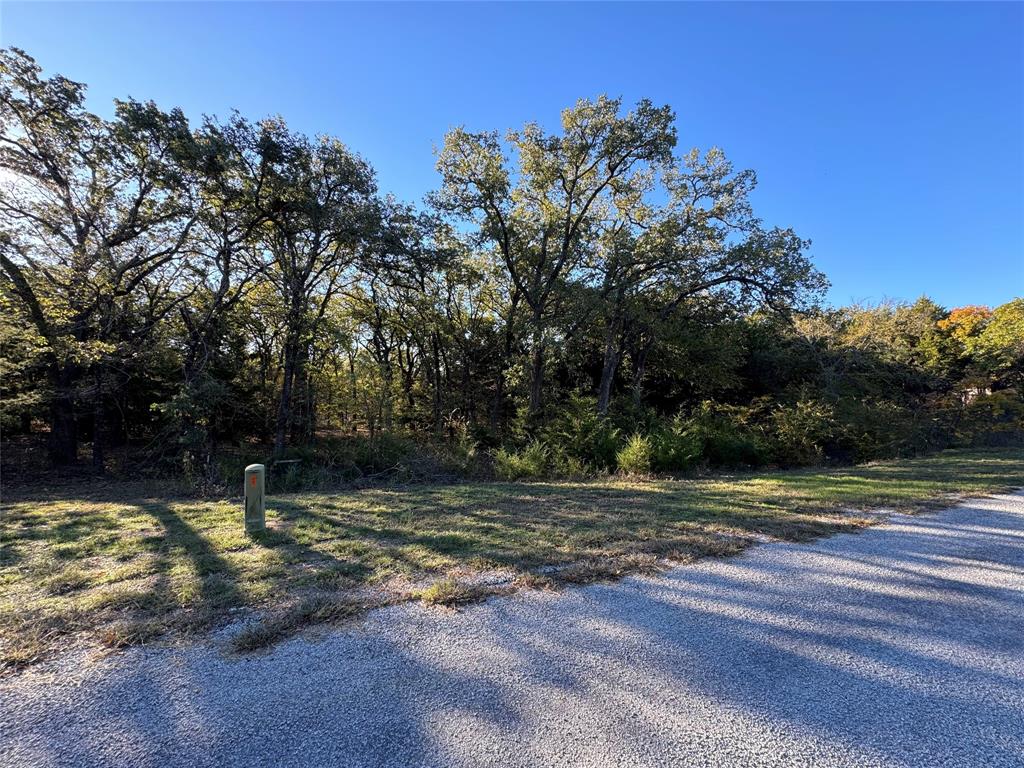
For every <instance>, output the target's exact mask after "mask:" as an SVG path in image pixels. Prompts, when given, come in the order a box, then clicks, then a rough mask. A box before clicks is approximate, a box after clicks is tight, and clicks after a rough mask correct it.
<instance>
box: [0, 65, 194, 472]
mask: <svg viewBox="0 0 1024 768" xmlns="http://www.w3.org/2000/svg"><path fill="white" fill-rule="evenodd" d="M84 96H85V86H84V85H82V84H81V83H75V82H73V81H71V80H68V79H66V78H64V77H61V76H59V75H57V76H54V77H51V78H43V77H41V70H40V68H39V66H38V65H37V64H36V63H35V61H34V60H33V59H32V58H31V57H30V56H28V54H26V53H25V52H24V51H21V50H18V49H16V48H14V49H9V50H4V51H2V52H0V169H2V171H4V172H5V178H4V180H3V194H2V195H0V268H2V270H3V274H4V276H5V278H6V280H7V289H8V290H10V291H11V292H12V293H13V294H15V295H16V296H17V297H18V298H19V299H20V301H21V306H22V308H23V311H24V313H25V316H26V319H27V320H28V321H29V322H31V323H32V324H33V325H34V326H35V328H36V330H37V331H38V333H39V335H40V336H41V337H42V338H43V339H45V341H46V371H47V378H48V384H49V389H50V392H49V400H50V414H49V421H50V457H51V459H52V460H53V461H54V462H56V463H67V462H71V461H74V460H75V459H76V456H77V446H78V430H77V413H76V399H77V398H78V397H79V395H80V393H81V392H80V390H81V386H82V383H83V381H82V380H83V377H84V376H85V375H87V374H88V375H89V377H90V380H91V381H90V388H89V390H88V395H89V399H90V400H91V401H92V405H93V462H94V464H95V465H96V467H97V469H102V467H103V459H104V456H103V439H104V425H105V397H106V389H107V387H108V386H116V381H108V378H109V371H110V364H111V362H112V361H113V360H114V359H115V358H116V359H120V360H130V359H131V358H132V356H133V354H134V352H135V351H136V350H138V349H140V348H141V346H142V345H144V343H145V340H146V338H147V337H148V336H149V334H150V333H151V332H152V330H153V329H154V328H155V327H156V325H157V324H158V323H160V322H161V321H162V320H163V318H165V317H166V316H167V315H168V313H170V312H171V311H173V309H174V307H176V306H177V305H178V304H179V303H180V302H181V301H182V298H183V297H182V296H181V295H179V294H176V293H175V291H174V290H173V288H174V285H175V282H176V280H177V276H178V275H177V267H178V265H177V264H176V263H175V259H176V257H177V256H178V254H179V253H180V252H181V250H182V247H183V245H184V243H185V241H186V239H187V237H188V234H189V231H190V230H191V228H192V224H193V221H194V214H193V205H192V200H191V199H190V197H189V193H188V190H189V184H188V182H187V181H186V180H185V179H184V178H183V176H182V173H181V170H180V167H179V166H178V165H177V164H176V162H175V158H176V157H177V153H178V152H179V151H180V148H181V146H182V145H185V144H188V143H189V142H191V134H190V132H189V129H188V124H187V122H186V120H185V118H184V116H183V115H182V114H181V112H180V111H174V112H170V113H165V112H162V111H160V110H159V109H157V108H156V106H155V105H153V104H151V103H148V104H143V103H139V102H135V101H126V102H117V103H116V116H115V118H114V120H112V121H106V120H102V119H100V118H99V117H97V116H96V115H93V114H91V113H89V112H87V111H86V110H85V108H84Z"/></svg>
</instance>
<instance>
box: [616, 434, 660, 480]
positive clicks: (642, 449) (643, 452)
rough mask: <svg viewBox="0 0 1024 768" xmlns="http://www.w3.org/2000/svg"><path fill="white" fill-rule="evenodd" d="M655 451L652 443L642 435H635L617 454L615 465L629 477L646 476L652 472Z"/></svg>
mask: <svg viewBox="0 0 1024 768" xmlns="http://www.w3.org/2000/svg"><path fill="white" fill-rule="evenodd" d="M653 461H654V450H653V448H652V447H651V441H650V440H649V439H648V438H647V437H645V436H644V435H641V434H639V433H638V434H634V435H633V436H632V437H631V438H629V441H628V442H627V443H626V444H625V445H624V446H623V447H622V448H621V449H619V452H618V453H616V454H615V463H616V465H617V466H618V468H619V471H620V472H625V473H626V474H627V475H644V474H647V473H648V472H650V471H651V467H652V465H653Z"/></svg>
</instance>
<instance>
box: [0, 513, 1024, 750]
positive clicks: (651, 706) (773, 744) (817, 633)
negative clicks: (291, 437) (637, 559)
mask: <svg viewBox="0 0 1024 768" xmlns="http://www.w3.org/2000/svg"><path fill="white" fill-rule="evenodd" d="M327 765H335V766H474V767H475V766H502V767H503V768H504V767H505V766H535V765H538V766H540V765H560V766H630V767H632V766H669V765H680V766H797V765H799V766H816V767H818V766H907V768H923V767H925V766H950V767H959V766H985V768H997V767H998V766H1024V495H1021V494H1015V495H1004V496H998V497H993V498H989V499H984V500H978V501H973V502H970V503H968V504H965V505H962V506H959V507H956V508H952V509H949V510H946V511H943V512H941V513H937V514H929V515H924V516H918V517H903V516H897V517H894V518H892V520H891V521H890V522H889V523H887V524H885V525H882V526H879V527H876V528H872V529H870V530H868V531H866V532H863V533H860V534H855V535H843V536H836V537H834V538H831V539H827V540H823V541H818V542H815V543H813V544H808V545H792V544H768V545H763V546H759V547H756V548H755V549H753V550H750V551H749V552H747V553H746V554H744V555H742V556H740V557H736V558H733V559H730V560H723V561H708V562H703V563H699V564H696V565H691V566H684V567H680V568H677V569H675V570H673V571H671V572H669V573H667V574H665V575H662V576H659V577H653V578H630V579H626V580H625V581H622V582H620V583H618V584H613V585H596V586H590V587H586V588H583V589H575V590H570V591H567V592H563V593H560V594H540V593H520V594H519V595H517V596H515V597H512V598H503V599H495V600H491V601H490V602H488V603H485V604H482V605H478V606H473V607H470V608H468V609H466V610H464V611H462V612H460V613H450V612H445V611H439V610H437V609H425V608H423V607H420V606H416V605H405V606H400V607H398V608H394V609H388V610H384V611H378V612H376V613H375V614H373V615H371V616H370V617H369V618H367V619H366V620H365V621H364V622H363V623H362V624H361V625H360V626H358V627H356V628H350V629H345V630H337V631H332V632H324V633H322V635H321V636H319V637H312V638H310V637H305V638H302V637H300V638H296V639H293V640H291V641H289V642H287V643H285V644H282V645H280V646H278V647H276V648H274V649H273V650H272V651H270V652H267V653H265V654H262V655H257V656H249V657H245V658H241V659H238V658H229V657H227V656H225V655H224V654H223V652H222V651H221V650H220V649H219V648H218V647H217V646H216V645H215V644H213V643H210V644H206V645H199V646H192V647H187V648H185V647H183V648H158V647H154V648H148V649H136V650H132V651H128V652H125V653H121V654H117V655H115V656H113V657H110V658H106V659H104V660H102V661H89V662H87V663H86V662H85V661H84V660H83V659H82V658H73V657H68V658H65V659H63V660H62V661H61V662H59V663H54V664H50V665H48V666H47V667H44V668H40V669H37V670H33V671H30V672H29V673H26V674H23V675H21V676H19V677H16V678H10V679H8V680H6V681H4V682H0V766H19V768H21V767H24V766H61V767H62V768H67V767H71V766H104V768H108V767H113V766H154V767H158V768H171V767H172V766H183V767H184V766H188V767H190V768H191V767H192V766H245V767H246V768H250V767H253V766H273V767H274V768H279V767H284V766H327Z"/></svg>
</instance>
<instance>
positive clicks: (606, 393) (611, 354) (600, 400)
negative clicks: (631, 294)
mask: <svg viewBox="0 0 1024 768" xmlns="http://www.w3.org/2000/svg"><path fill="white" fill-rule="evenodd" d="M621 326H622V323H621V322H620V321H619V320H618V318H616V319H615V320H614V321H613V322H612V323H611V324H609V326H608V330H607V331H606V332H605V337H604V365H602V366H601V382H600V384H599V385H598V388H597V412H598V413H599V414H601V415H602V416H605V415H606V414H607V413H608V406H609V404H610V403H611V399H612V384H613V383H614V381H615V372H616V371H617V370H618V367H619V361H620V360H621V359H622V348H621V347H620V345H619V343H618V335H619V330H620V329H621Z"/></svg>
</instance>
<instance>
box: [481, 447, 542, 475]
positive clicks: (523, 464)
mask: <svg viewBox="0 0 1024 768" xmlns="http://www.w3.org/2000/svg"><path fill="white" fill-rule="evenodd" d="M493 457H494V473H495V474H496V475H497V476H498V477H499V478H501V479H502V480H519V479H520V478H529V477H544V476H545V475H546V474H547V472H548V467H549V461H550V458H551V451H550V450H549V449H548V447H547V445H545V444H544V443H543V442H542V441H540V440H534V441H532V442H530V443H529V444H528V445H527V446H526V447H525V448H524V449H523V450H521V451H513V450H508V449H505V448H499V449H498V450H497V451H495V452H494V454H493Z"/></svg>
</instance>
